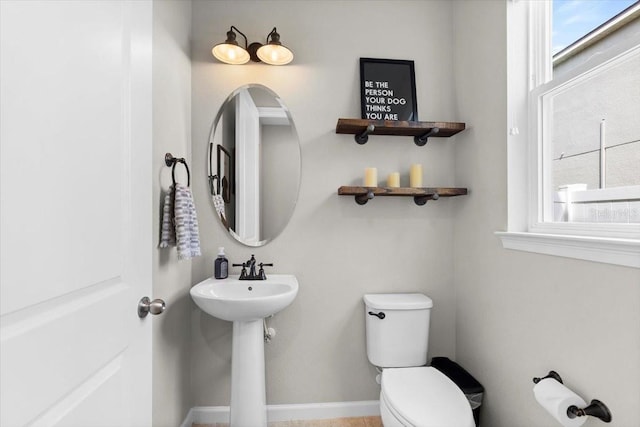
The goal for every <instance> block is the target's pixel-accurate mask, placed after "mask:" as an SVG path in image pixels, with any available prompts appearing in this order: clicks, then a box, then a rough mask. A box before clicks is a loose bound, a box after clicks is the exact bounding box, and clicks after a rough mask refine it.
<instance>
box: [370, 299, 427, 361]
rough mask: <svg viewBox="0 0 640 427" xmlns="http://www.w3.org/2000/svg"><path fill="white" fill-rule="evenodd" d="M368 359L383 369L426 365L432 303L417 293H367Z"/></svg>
mask: <svg viewBox="0 0 640 427" xmlns="http://www.w3.org/2000/svg"><path fill="white" fill-rule="evenodd" d="M363 299H364V305H365V319H366V321H365V327H366V334H367V357H368V358H369V362H371V363H372V364H373V365H375V366H378V367H380V368H399V367H410V366H423V365H425V364H426V363H427V349H428V344H429V319H430V316H431V308H432V307H433V301H432V300H431V298H429V297H428V296H426V295H423V294H418V293H403V294H366V295H365V296H364V298H363Z"/></svg>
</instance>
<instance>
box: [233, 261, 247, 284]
mask: <svg viewBox="0 0 640 427" xmlns="http://www.w3.org/2000/svg"><path fill="white" fill-rule="evenodd" d="M231 266H232V267H242V271H241V272H240V280H244V278H245V277H247V263H246V262H243V263H242V264H231Z"/></svg>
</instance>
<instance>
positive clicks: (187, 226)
mask: <svg viewBox="0 0 640 427" xmlns="http://www.w3.org/2000/svg"><path fill="white" fill-rule="evenodd" d="M169 246H176V247H177V248H178V259H181V260H182V259H191V258H194V257H197V256H200V255H201V252H200V238H199V237H198V218H197V215H196V208H195V205H194V203H193V196H192V195H191V189H190V188H189V187H185V186H183V185H180V184H176V185H175V186H171V188H170V189H169V192H168V193H167V195H166V196H165V198H164V207H163V210H162V230H161V235H160V247H161V248H167V247H169Z"/></svg>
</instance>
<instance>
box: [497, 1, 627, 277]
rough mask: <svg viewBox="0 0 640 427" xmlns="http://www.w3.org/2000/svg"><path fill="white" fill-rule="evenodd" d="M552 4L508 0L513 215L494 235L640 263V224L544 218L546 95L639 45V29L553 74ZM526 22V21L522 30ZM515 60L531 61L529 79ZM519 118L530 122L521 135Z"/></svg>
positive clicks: (526, 247) (515, 243) (506, 242)
mask: <svg viewBox="0 0 640 427" xmlns="http://www.w3.org/2000/svg"><path fill="white" fill-rule="evenodd" d="M551 5H552V4H551V2H550V1H525V2H508V3H507V7H508V8H509V9H508V13H507V16H508V20H509V23H508V28H507V34H508V37H509V38H510V39H512V40H516V42H509V41H508V61H507V63H508V67H509V69H508V76H509V81H508V87H509V90H508V111H509V117H510V118H511V121H510V124H509V126H510V129H509V137H508V143H509V144H508V151H509V155H508V161H509V165H508V167H509V174H508V184H509V185H508V199H509V200H508V206H509V214H508V229H507V231H506V232H497V233H496V235H498V237H500V238H501V240H502V244H503V246H504V247H505V248H507V249H516V250H523V251H528V252H536V253H544V254H548V255H556V256H563V257H570V258H578V259H584V260H590V261H597V262H605V263H611V264H617V265H624V266H629V267H636V268H640V224H616V223H582V222H563V223H560V222H545V221H544V212H543V209H544V198H543V197H544V187H543V185H544V179H545V178H548V176H545V174H548V173H549V171H550V170H551V167H547V168H544V167H543V166H544V164H543V162H544V160H545V158H544V155H545V151H544V142H543V141H542V137H543V134H542V132H543V127H542V120H543V119H544V116H543V111H542V108H541V106H542V102H543V96H544V95H545V94H548V93H549V92H550V91H552V90H553V89H555V88H558V87H560V86H562V85H565V84H568V83H569V82H572V81H575V79H579V78H581V77H580V76H584V75H585V73H588V72H591V71H593V70H596V69H598V67H600V66H603V64H605V65H606V64H610V63H611V62H612V61H614V60H615V59H616V58H619V57H620V56H621V55H622V54H623V53H624V52H628V51H635V50H636V49H638V50H640V31H639V32H638V33H636V34H634V36H633V37H628V38H625V40H623V41H622V42H620V43H616V44H615V45H612V46H609V47H607V48H606V49H605V50H603V52H601V53H599V54H598V55H594V56H593V57H591V58H589V59H588V60H586V61H584V62H583V63H582V64H580V65H578V66H576V67H575V68H574V69H573V70H571V71H570V72H566V73H563V74H562V75H559V76H556V77H555V78H553V79H552V68H553V67H552V56H551V25H550V23H551ZM523 24H524V25H523ZM523 27H525V28H527V27H528V30H527V31H528V33H527V34H526V35H524V36H523V34H521V33H522V28H523ZM518 43H519V45H518ZM514 44H515V46H514ZM523 48H524V49H523ZM522 52H526V53H522ZM514 59H515V61H526V64H527V67H525V68H527V69H528V70H527V71H528V77H527V78H526V79H522V78H521V77H518V76H516V75H515V74H516V73H518V72H522V65H520V66H517V65H514V64H515V63H514ZM518 116H521V117H524V118H523V120H522V123H518V122H517V120H514V119H513V117H518ZM520 125H522V128H523V129H525V131H523V132H522V135H520V132H519V130H518V128H519V127H520ZM526 171H528V172H526ZM523 175H524V176H523ZM636 190H637V189H636Z"/></svg>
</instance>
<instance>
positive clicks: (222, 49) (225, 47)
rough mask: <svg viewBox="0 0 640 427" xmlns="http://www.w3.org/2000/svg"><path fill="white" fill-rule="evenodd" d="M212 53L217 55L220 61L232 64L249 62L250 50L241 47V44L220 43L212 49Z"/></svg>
mask: <svg viewBox="0 0 640 427" xmlns="http://www.w3.org/2000/svg"><path fill="white" fill-rule="evenodd" d="M211 53H213V56H215V57H216V59H217V60H218V61H221V62H224V63H226V64H231V65H241V64H246V63H247V62H249V52H247V51H246V50H244V49H243V48H241V47H240V46H238V45H237V44H236V45H233V44H229V43H220V44H217V45H215V46H214V47H213V49H211Z"/></svg>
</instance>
